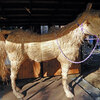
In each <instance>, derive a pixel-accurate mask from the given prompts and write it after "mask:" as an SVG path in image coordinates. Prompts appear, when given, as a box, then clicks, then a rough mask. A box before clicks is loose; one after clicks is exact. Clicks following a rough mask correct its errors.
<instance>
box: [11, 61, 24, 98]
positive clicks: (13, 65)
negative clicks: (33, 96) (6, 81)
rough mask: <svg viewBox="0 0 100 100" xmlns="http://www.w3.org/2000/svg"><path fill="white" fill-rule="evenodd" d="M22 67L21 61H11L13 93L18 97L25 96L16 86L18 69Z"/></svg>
mask: <svg viewBox="0 0 100 100" xmlns="http://www.w3.org/2000/svg"><path fill="white" fill-rule="evenodd" d="M19 67H20V63H19V62H18V61H13V62H11V76H10V77H11V85H12V89H13V93H14V95H15V96H16V97H17V98H23V97H24V95H23V94H21V93H19V92H18V90H19V88H18V87H17V86H16V83H15V80H16V78H17V74H18V70H19Z"/></svg>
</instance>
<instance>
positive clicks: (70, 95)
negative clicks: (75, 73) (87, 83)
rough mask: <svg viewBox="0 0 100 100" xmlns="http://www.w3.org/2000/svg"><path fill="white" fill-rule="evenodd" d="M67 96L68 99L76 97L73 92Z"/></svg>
mask: <svg viewBox="0 0 100 100" xmlns="http://www.w3.org/2000/svg"><path fill="white" fill-rule="evenodd" d="M66 96H67V98H74V95H73V94H72V93H71V92H69V93H67V94H66Z"/></svg>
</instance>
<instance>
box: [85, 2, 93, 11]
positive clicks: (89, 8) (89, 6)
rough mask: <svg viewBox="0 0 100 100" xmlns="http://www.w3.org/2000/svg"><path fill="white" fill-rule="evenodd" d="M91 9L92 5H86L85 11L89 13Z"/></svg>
mask: <svg viewBox="0 0 100 100" xmlns="http://www.w3.org/2000/svg"><path fill="white" fill-rule="evenodd" d="M91 8H92V3H88V4H87V7H86V11H90V10H91Z"/></svg>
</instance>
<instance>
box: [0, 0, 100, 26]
mask: <svg viewBox="0 0 100 100" xmlns="http://www.w3.org/2000/svg"><path fill="white" fill-rule="evenodd" d="M88 2H90V0H0V26H1V27H2V26H34V25H65V24H67V23H69V22H71V21H73V20H74V19H75V18H76V17H77V15H78V14H79V13H81V12H83V11H84V10H85V9H86V5H87V3H88ZM92 8H93V9H99V10H100V1H99V0H98V1H97V2H93V7H92Z"/></svg>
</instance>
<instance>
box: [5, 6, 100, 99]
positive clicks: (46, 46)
mask: <svg viewBox="0 0 100 100" xmlns="http://www.w3.org/2000/svg"><path fill="white" fill-rule="evenodd" d="M90 8H91V6H88V7H87V9H86V11H85V12H83V13H82V14H81V15H80V16H78V18H77V19H76V20H75V21H73V22H72V23H69V24H68V25H66V26H65V27H63V28H62V29H60V30H59V31H57V33H55V32H54V33H51V34H44V35H37V34H32V33H31V32H29V31H23V30H15V31H12V32H11V34H10V35H9V36H8V38H7V39H6V41H5V49H6V53H7V56H8V57H9V60H10V63H11V84H12V89H13V93H14V94H15V96H16V97H17V98H23V94H21V93H20V92H19V89H18V87H17V86H16V83H15V80H16V77H17V73H18V70H19V68H20V65H21V64H22V62H23V61H24V60H25V59H27V58H29V59H31V60H34V61H36V62H41V61H46V60H50V59H54V58H57V60H58V61H59V62H60V64H61V68H62V84H63V88H64V91H65V94H66V96H67V97H68V98H73V97H74V95H73V94H72V93H71V92H70V90H69V87H68V84H67V82H66V80H67V72H68V70H69V68H70V67H71V65H72V63H71V62H69V61H68V60H67V59H66V58H65V57H64V56H63V55H62V53H61V51H60V50H59V48H58V45H57V42H56V40H57V41H58V43H59V45H60V47H61V49H62V51H63V53H64V54H65V55H66V56H67V57H68V58H69V59H71V60H72V61H75V59H76V58H77V57H78V55H79V48H80V45H81V43H82V41H83V40H84V38H85V36H86V34H90V33H92V34H95V35H97V34H100V13H99V12H97V11H92V10H90ZM78 25H79V26H78ZM82 29H83V30H82Z"/></svg>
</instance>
